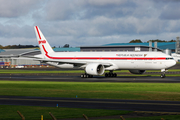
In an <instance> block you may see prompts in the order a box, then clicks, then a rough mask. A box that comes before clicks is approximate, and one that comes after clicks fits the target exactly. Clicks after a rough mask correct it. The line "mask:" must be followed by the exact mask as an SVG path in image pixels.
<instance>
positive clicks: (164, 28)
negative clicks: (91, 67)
mask: <svg viewBox="0 0 180 120" xmlns="http://www.w3.org/2000/svg"><path fill="white" fill-rule="evenodd" d="M34 26H39V28H40V30H41V31H42V33H43V34H44V36H45V37H46V39H47V40H48V42H49V43H50V45H51V46H57V47H59V46H61V47H62V46H64V45H65V44H69V45H70V46H71V47H78V46H97V45H104V44H110V43H128V42H130V41H131V40H135V39H140V40H141V41H142V42H147V41H148V40H155V39H160V40H167V41H169V40H172V39H173V40H175V39H176V37H177V36H180V0H0V45H3V46H6V45H19V44H21V45H38V42H37V40H36V35H35V32H34Z"/></svg>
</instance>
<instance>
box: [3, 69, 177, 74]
mask: <svg viewBox="0 0 180 120" xmlns="http://www.w3.org/2000/svg"><path fill="white" fill-rule="evenodd" d="M106 72H109V71H106ZM114 72H117V73H129V70H116V71H114ZM146 72H147V73H148V72H161V71H160V70H147V71H146ZM168 72H180V69H169V70H168ZM4 73H7V74H14V73H84V70H26V69H14V70H8V69H0V74H4Z"/></svg>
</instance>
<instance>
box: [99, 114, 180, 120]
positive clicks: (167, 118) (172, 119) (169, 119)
mask: <svg viewBox="0 0 180 120" xmlns="http://www.w3.org/2000/svg"><path fill="white" fill-rule="evenodd" d="M122 116H123V115H122ZM161 118H163V119H164V120H179V119H180V115H163V116H152V117H136V118H134V117H133V118H125V120H161ZM97 120H120V118H119V119H97Z"/></svg>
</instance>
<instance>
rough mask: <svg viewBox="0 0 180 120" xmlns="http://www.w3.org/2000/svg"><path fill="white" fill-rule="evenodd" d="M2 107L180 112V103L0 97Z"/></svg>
mask: <svg viewBox="0 0 180 120" xmlns="http://www.w3.org/2000/svg"><path fill="white" fill-rule="evenodd" d="M0 104H1V105H26V106H45V107H57V104H58V107H67V108H91V109H111V110H130V111H158V112H180V109H179V108H180V102H175V101H145V100H115V99H81V98H49V97H18V96H0Z"/></svg>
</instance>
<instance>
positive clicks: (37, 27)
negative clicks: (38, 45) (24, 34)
mask: <svg viewBox="0 0 180 120" xmlns="http://www.w3.org/2000/svg"><path fill="white" fill-rule="evenodd" d="M36 30H37V33H38V36H39V39H40V40H41V36H40V33H39V29H38V27H37V26H36Z"/></svg>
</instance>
